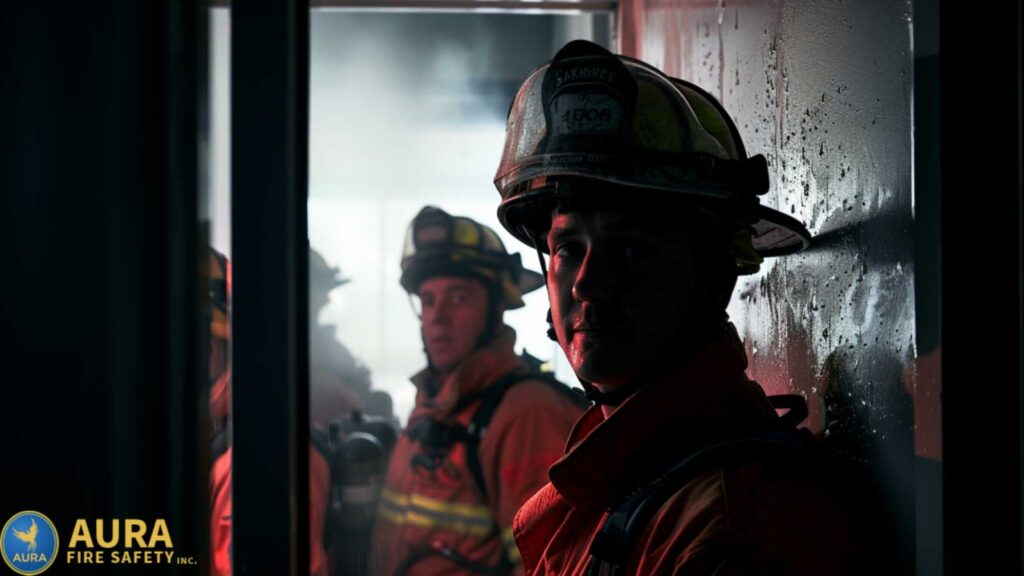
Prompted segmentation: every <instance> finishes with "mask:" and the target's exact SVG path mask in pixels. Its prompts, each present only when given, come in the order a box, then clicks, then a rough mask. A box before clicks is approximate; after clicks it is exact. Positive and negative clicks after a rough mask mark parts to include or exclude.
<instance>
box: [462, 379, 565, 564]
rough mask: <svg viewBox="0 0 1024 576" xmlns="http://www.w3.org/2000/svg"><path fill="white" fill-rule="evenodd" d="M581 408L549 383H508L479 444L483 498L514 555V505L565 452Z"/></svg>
mask: <svg viewBox="0 0 1024 576" xmlns="http://www.w3.org/2000/svg"><path fill="white" fill-rule="evenodd" d="M582 413H583V410H582V408H580V407H579V406H577V405H576V404H574V403H573V402H572V400H571V399H569V398H567V397H565V396H564V395H563V394H561V393H559V392H557V391H556V390H553V389H552V388H551V387H550V386H549V385H548V384H545V383H543V382H538V381H535V380H530V381H526V382H521V383H519V384H516V385H514V386H512V387H511V388H510V389H509V390H508V392H506V393H505V397H504V398H503V399H502V401H501V404H499V405H498V408H497V410H496V411H495V413H494V417H493V418H492V420H491V423H490V425H489V426H488V428H487V431H486V432H485V434H484V438H483V440H482V441H481V444H480V462H481V467H482V468H483V473H484V481H485V484H486V486H487V499H488V502H489V504H490V506H491V511H492V513H493V514H494V519H495V521H496V522H497V524H498V526H499V527H500V528H501V532H502V533H501V537H502V541H503V543H504V544H505V546H506V551H507V552H508V556H509V558H510V559H511V560H513V561H514V562H517V563H518V561H519V552H518V550H517V549H516V546H515V540H514V539H513V538H512V520H513V519H514V518H515V515H516V512H517V511H518V510H519V507H520V506H522V505H523V503H525V502H526V501H527V500H528V499H529V498H530V497H531V496H533V495H534V493H536V492H537V491H538V490H539V489H540V488H542V487H543V486H544V485H545V484H547V483H548V468H549V467H550V466H551V464H553V463H554V462H555V461H556V460H558V459H559V458H561V457H562V455H563V454H564V453H565V442H566V439H567V438H568V437H569V432H570V430H571V429H572V426H573V424H574V423H575V422H576V420H577V419H578V418H579V416H580V415H581V414H582Z"/></svg>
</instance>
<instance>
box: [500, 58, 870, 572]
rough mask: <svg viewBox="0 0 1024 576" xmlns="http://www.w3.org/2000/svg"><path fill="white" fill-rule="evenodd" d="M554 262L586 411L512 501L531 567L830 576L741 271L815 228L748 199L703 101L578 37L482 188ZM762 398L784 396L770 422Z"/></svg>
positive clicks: (834, 533) (827, 531)
mask: <svg viewBox="0 0 1024 576" xmlns="http://www.w3.org/2000/svg"><path fill="white" fill-rule="evenodd" d="M495 185H496V187H497V188H498V191H499V192H500V194H501V198H502V201H501V204H500V207H499V210H498V215H499V219H500V220H501V222H502V224H503V225H504V226H505V228H506V229H507V230H508V231H509V232H510V233H512V234H513V235H515V236H516V237H517V238H518V239H520V240H521V241H523V242H525V243H526V244H527V245H529V246H531V247H533V248H535V249H536V250H537V251H538V252H540V253H542V262H544V260H543V258H547V259H548V260H547V261H546V262H547V267H546V269H545V275H546V279H547V289H548V296H549V300H550V304H551V317H550V318H551V324H552V328H553V333H554V336H555V337H556V338H557V341H558V343H559V345H560V346H561V348H562V350H563V352H564V353H565V356H566V358H567V359H568V361H569V363H570V364H571V366H572V368H573V370H574V371H575V373H576V375H577V377H578V378H579V380H580V381H581V382H582V383H583V385H584V387H585V388H586V389H587V391H588V396H589V397H590V398H591V399H593V400H594V402H595V405H594V406H593V407H592V408H590V409H589V410H588V411H587V412H586V413H585V414H584V415H583V416H582V418H581V419H580V421H579V423H578V424H577V425H576V426H575V428H574V429H573V432H572V435H571V437H570V438H569V440H568V443H567V446H568V448H567V450H566V452H565V454H564V455H563V456H562V457H561V459H560V460H559V461H558V462H556V463H555V464H554V465H552V467H551V470H550V483H548V484H547V485H546V486H544V487H543V488H542V489H541V490H540V491H539V492H538V493H537V494H536V495H535V496H533V498H531V499H530V501H529V502H527V503H526V504H525V505H524V506H523V508H522V509H521V510H520V512H519V514H518V515H517V517H516V519H515V527H514V532H515V539H516V542H517V544H518V547H519V551H520V553H521V556H522V559H523V562H524V566H525V567H526V572H527V573H528V574H629V575H651V574H687V575H694V576H700V575H706V574H720V575H727V574H728V575H732V574H773V575H797V574H799V575H803V574H808V575H810V574H844V573H849V572H852V571H855V570H857V569H858V566H859V564H858V563H859V562H860V558H859V556H858V552H857V547H856V543H855V539H854V538H853V536H852V535H851V524H850V521H849V515H848V513H847V511H846V509H845V508H844V507H843V506H842V505H841V503H840V500H839V499H838V497H837V494H838V492H837V491H835V490H833V488H832V487H831V486H829V485H828V483H827V481H826V479H825V478H824V477H823V474H824V471H825V468H824V467H823V466H819V464H820V463H822V462H824V458H823V457H819V454H818V452H817V450H816V447H815V441H814V438H813V437H812V436H811V435H810V434H809V433H808V432H806V430H798V429H797V428H796V424H798V423H799V422H800V421H801V420H802V418H803V416H804V415H806V406H805V405H804V404H803V403H802V402H801V400H802V399H799V398H795V399H794V398H792V397H788V398H781V399H778V400H776V401H775V403H773V401H772V399H770V398H768V397H767V396H766V395H765V393H764V392H763V391H762V389H761V388H760V386H758V385H757V383H755V382H752V381H750V380H749V379H748V378H747V377H746V375H745V372H744V370H745V368H746V366H747V359H746V356H745V351H744V347H743V345H742V343H741V342H740V340H739V338H738V336H737V333H736V331H735V329H734V328H733V326H732V325H731V324H730V323H729V322H728V315H727V314H726V306H727V304H728V302H729V300H730V298H731V295H732V291H733V289H734V287H735V283H736V279H737V276H738V275H740V274H745V273H751V272H754V271H756V270H757V269H758V267H759V265H760V263H761V262H762V259H763V258H764V257H769V256H781V255H785V254H790V253H793V252H796V251H798V250H800V249H802V248H804V247H806V246H807V245H808V244H809V241H810V235H809V233H808V232H807V230H806V228H805V227H804V226H803V225H802V224H801V223H800V222H798V221H796V220H795V219H793V218H790V217H788V216H786V215H784V214H781V213H779V212H777V211H775V210H772V209H769V208H767V207H765V206H763V205H761V203H760V201H759V199H758V197H759V196H760V195H762V194H764V193H765V192H767V191H768V188H769V182H768V172H767V163H766V161H765V159H764V157H763V156H760V155H758V156H754V157H748V156H747V154H746V151H745V149H744V147H743V143H742V141H741V139H740V135H739V132H738V130H737V128H736V126H735V124H734V123H733V121H732V120H731V119H730V117H729V115H728V114H727V113H726V111H725V110H724V109H723V108H722V106H721V105H720V104H719V103H718V102H717V101H716V100H715V99H714V98H713V97H711V96H710V95H709V94H708V93H707V92H705V91H704V90H702V89H700V88H699V87H697V86H695V85H693V84H691V83H689V82H685V81H683V80H679V79H672V78H669V77H667V76H666V75H665V74H663V73H662V72H661V71H659V70H657V69H655V68H654V67H652V66H650V65H648V64H646V63H644V62H641V61H638V60H634V59H631V58H626V57H620V56H615V55H613V54H611V53H610V52H608V51H607V50H605V49H603V48H601V47H599V46H597V45H595V44H592V43H589V42H585V41H573V42H570V43H569V44H567V45H566V46H565V47H563V48H562V49H561V50H560V51H559V52H558V53H557V54H556V55H555V57H554V59H553V60H552V61H551V62H549V63H547V64H545V65H543V66H541V67H540V68H538V69H537V70H535V71H534V72H533V73H532V74H531V75H530V76H529V77H528V78H527V79H526V80H525V81H524V83H523V84H522V85H521V86H520V88H519V90H518V93H517V95H516V97H515V100H514V102H513V104H512V107H511V109H510V112H509V116H508V121H507V126H506V144H505V149H504V154H503V157H502V160H501V164H500V166H499V168H498V170H497V174H496V176H495ZM776 404H779V405H781V404H786V406H788V408H789V409H790V410H789V412H785V413H782V414H781V415H780V413H779V412H778V411H777V410H776V408H777V407H779V406H776Z"/></svg>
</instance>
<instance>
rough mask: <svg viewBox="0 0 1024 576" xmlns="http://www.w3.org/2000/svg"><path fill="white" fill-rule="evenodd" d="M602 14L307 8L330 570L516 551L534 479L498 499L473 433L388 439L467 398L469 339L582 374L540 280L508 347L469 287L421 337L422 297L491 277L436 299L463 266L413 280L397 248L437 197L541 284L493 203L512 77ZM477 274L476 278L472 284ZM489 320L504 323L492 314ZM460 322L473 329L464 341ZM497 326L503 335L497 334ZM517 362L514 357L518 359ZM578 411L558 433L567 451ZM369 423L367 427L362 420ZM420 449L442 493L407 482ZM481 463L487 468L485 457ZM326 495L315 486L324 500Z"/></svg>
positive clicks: (314, 358)
mask: <svg viewBox="0 0 1024 576" xmlns="http://www.w3.org/2000/svg"><path fill="white" fill-rule="evenodd" d="M608 31H609V18H608V17H607V16H593V15H577V16H550V15H547V16H539V15H530V16H527V15H510V14H487V15H484V14H465V13H464V14H411V13H365V12H337V11H335V12H330V11H323V12H314V14H313V19H312V59H311V95H310V97H311V108H310V194H309V237H310V244H311V247H312V248H313V250H314V253H313V254H312V255H311V264H310V270H311V277H310V307H311V310H310V315H311V326H310V349H311V383H312V387H311V410H312V411H311V416H312V418H311V420H312V423H313V426H314V434H316V433H317V429H319V430H320V432H321V433H322V434H323V435H324V436H325V437H326V438H327V440H328V446H327V448H328V449H327V454H326V456H327V457H326V458H325V460H327V461H329V460H331V459H332V458H334V459H335V460H334V461H335V463H336V464H335V467H334V469H333V471H331V470H329V467H325V468H324V472H325V476H324V477H325V478H329V480H330V482H331V483H332V485H333V488H332V491H331V496H330V497H329V498H328V499H329V500H330V506H329V507H328V508H329V509H330V510H333V511H335V512H337V515H336V517H335V516H332V515H331V514H328V518H327V523H326V525H325V527H324V529H325V531H326V532H327V534H326V535H327V537H326V538H325V540H324V541H325V542H326V543H328V547H327V548H328V549H327V550H326V551H325V556H327V557H329V558H330V562H332V572H333V573H335V574H364V573H387V574H391V573H393V572H394V571H395V570H396V569H398V570H400V571H404V568H402V567H403V566H404V567H409V566H412V565H414V564H419V563H424V564H437V565H438V568H437V569H438V570H440V571H441V572H442V573H443V572H445V571H446V570H447V571H452V570H458V569H459V563H463V564H465V562H469V563H470V564H471V565H474V566H477V567H486V566H490V565H492V564H496V563H497V562H499V561H504V560H507V558H506V556H505V554H506V552H507V551H508V548H507V545H508V543H509V539H508V533H507V529H508V528H509V524H510V518H504V517H506V516H509V510H506V509H505V508H511V510H513V511H514V509H515V508H517V507H518V505H519V504H520V503H521V502H520V501H519V500H522V499H525V496H522V497H521V498H520V497H517V498H519V499H518V500H516V502H514V503H509V504H508V505H507V506H504V507H503V508H502V509H501V510H498V508H499V506H498V505H497V504H496V503H495V502H491V501H488V499H487V498H486V497H485V496H483V495H482V494H480V488H479V487H478V486H477V484H476V483H475V482H474V480H473V477H472V470H471V469H470V467H468V466H467V464H466V460H467V458H471V456H467V452H466V451H469V450H474V451H475V449H473V448H471V447H469V445H467V446H465V447H462V448H452V447H448V448H440V449H438V450H434V451H433V452H431V454H429V455H427V454H425V453H423V452H422V451H421V450H412V451H411V452H410V448H409V446H408V440H407V439H406V438H403V439H402V440H400V441H398V446H397V448H395V445H396V438H397V437H398V432H399V430H400V429H401V427H403V426H406V425H407V424H409V423H410V420H412V421H414V422H419V423H420V424H423V423H424V422H425V421H427V420H431V421H435V420H437V421H440V420H445V419H444V418H438V417H437V415H436V414H434V415H433V416H432V417H430V418H427V417H425V416H424V415H425V413H426V412H428V411H430V410H432V408H431V407H432V406H434V405H435V404H436V403H442V404H443V403H444V402H452V403H454V404H457V402H458V400H455V399H454V397H453V396H446V394H448V392H447V390H448V386H449V384H446V383H447V382H449V380H448V379H446V378H447V377H442V376H441V375H442V374H450V373H451V372H452V371H454V370H456V369H458V368H461V369H462V370H464V371H465V370H469V369H470V368H469V367H470V366H473V368H472V369H480V367H479V366H478V365H477V364H473V362H474V360H473V358H475V357H476V356H474V353H477V352H479V351H480V350H481V349H487V350H490V349H491V348H494V347H497V346H498V344H497V342H498V341H499V339H504V340H501V342H506V341H507V342H509V344H508V346H509V348H508V354H509V357H512V358H514V355H515V354H520V355H522V358H524V359H525V358H530V359H531V360H530V362H533V363H534V367H533V368H534V369H535V370H539V369H541V368H543V369H544V370H548V371H550V370H554V371H555V372H556V373H557V375H558V376H559V377H560V378H561V380H562V381H563V382H575V379H574V378H572V373H571V371H570V370H568V368H567V366H566V365H565V362H564V358H563V357H562V355H561V353H560V352H559V351H558V349H557V347H556V346H555V345H554V343H553V342H551V341H550V340H549V339H548V338H547V337H546V331H547V322H546V315H547V309H548V302H547V295H546V294H545V291H544V290H543V289H538V290H533V291H532V292H530V293H527V294H525V295H524V296H523V302H524V304H525V305H524V306H523V307H522V308H519V309H515V310H508V311H507V312H506V313H504V315H503V322H504V323H505V324H507V325H508V326H509V327H510V328H511V329H512V331H514V341H515V345H514V348H513V347H512V345H511V340H512V338H513V336H512V332H511V331H508V332H506V331H504V330H503V329H502V328H500V326H499V324H500V322H498V321H497V320H496V319H495V320H493V321H491V320H486V319H485V317H486V318H491V316H490V310H491V309H490V308H487V307H486V306H485V305H484V303H483V301H482V300H475V301H472V302H475V303H476V304H479V306H478V307H477V308H473V309H472V310H471V311H470V313H469V320H465V319H458V320H450V322H451V325H450V326H448V327H447V328H445V329H444V330H445V331H446V333H445V334H443V335H442V336H441V337H440V338H441V340H445V339H448V340H450V341H448V340H446V343H444V344H438V345H436V346H435V345H434V344H432V343H431V342H429V340H430V338H428V339H427V340H428V342H425V340H424V334H427V333H428V332H429V331H430V330H431V328H430V327H428V328H426V331H425V332H421V319H420V317H419V316H418V312H417V311H418V310H423V313H424V314H428V313H430V312H429V310H431V305H432V304H433V305H439V306H444V307H446V309H449V310H455V309H458V308H459V307H460V306H462V305H464V304H465V301H466V299H467V298H473V297H476V296H479V297H480V298H491V297H492V296H490V294H493V293H495V292H490V291H491V290H494V286H495V285H496V284H492V283H490V281H487V280H480V279H479V278H474V279H467V278H465V277H460V278H458V282H461V283H468V284H469V286H470V287H469V288H465V287H462V288H458V290H463V289H465V290H467V291H468V292H465V291H455V292H446V293H445V294H444V296H443V298H442V300H443V303H440V302H441V301H440V300H439V301H435V299H433V295H427V294H425V293H424V291H425V288H424V287H425V286H427V283H428V282H429V281H430V280H436V279H438V278H440V279H441V280H442V281H443V280H446V279H451V278H452V277H454V276H457V274H456V273H455V272H453V271H451V270H448V269H445V270H444V271H442V270H441V269H440V268H438V269H436V270H434V269H430V270H427V271H426V272H425V273H424V274H423V275H422V279H417V280H415V281H412V284H411V285H407V287H408V288H410V292H407V291H406V289H405V288H403V285H402V283H401V279H402V274H403V268H402V266H401V263H402V261H403V255H406V256H407V255H408V254H406V250H407V248H409V247H410V246H412V245H413V244H414V243H410V242H407V240H408V238H407V236H408V235H407V232H408V231H409V227H410V223H411V222H412V221H413V219H414V217H416V216H417V214H419V213H420V211H421V210H422V209H423V208H424V207H425V206H427V205H431V206H435V207H437V208H440V209H442V210H443V211H444V212H445V213H447V214H448V215H450V216H452V217H455V218H456V220H457V221H458V223H456V224H455V225H456V226H457V227H462V226H464V225H465V226H468V227H470V228H473V230H476V231H477V232H480V233H481V234H483V236H479V235H474V234H477V232H472V233H471V235H472V236H473V238H480V237H486V238H490V236H489V233H488V232H486V231H483V229H478V228H474V226H476V225H477V224H479V225H482V226H484V227H486V228H489V229H490V230H492V231H494V232H495V233H496V234H497V238H500V242H502V243H503V244H504V248H505V249H506V250H507V251H508V252H518V253H520V257H521V262H522V264H523V265H524V266H525V268H526V269H528V270H531V271H533V275H532V276H531V278H537V279H538V280H537V283H536V284H535V286H539V285H540V282H541V280H540V275H539V262H538V259H537V255H536V254H535V253H533V252H532V251H528V250H526V249H525V247H524V246H523V245H522V244H521V243H519V242H518V241H517V240H515V239H514V238H513V237H512V236H511V235H509V234H507V233H506V232H505V230H504V229H503V228H502V227H501V225H500V224H499V223H498V221H497V218H496V208H497V204H498V199H499V197H498V194H497V192H496V191H495V189H494V186H493V184H491V180H492V178H493V176H494V171H495V169H496V168H497V165H498V160H499V159H500V155H501V150H502V146H503V140H504V126H505V115H506V113H507V111H508V107H509V104H510V102H511V100H512V96H513V95H514V92H515V90H516V88H517V87H518V84H519V82H521V81H522V79H523V78H524V77H525V76H526V75H527V74H528V73H529V72H530V71H531V70H532V69H533V68H534V67H535V66H536V65H537V64H539V63H541V62H543V61H544V60H546V59H548V58H550V56H551V54H552V53H553V52H554V51H555V50H556V49H557V47H558V46H561V45H562V44H564V43H565V42H566V41H567V40H569V39H571V38H573V37H586V38H594V37H595V36H596V37H597V38H598V39H599V40H603V41H605V42H607V40H608V35H609V34H608ZM461 218H468V219H471V220H472V222H473V224H469V221H468V220H461ZM460 229H461V228H460ZM468 229H469V228H467V230H468ZM467 233H469V232H467ZM488 246H491V245H490V244H488ZM494 246H497V244H494ZM434 265H435V264H434V263H431V264H430V265H429V266H434ZM407 279H408V278H407ZM481 286H483V288H480V290H481V292H473V290H475V289H476V288H474V287H477V288H479V287H481ZM453 290H455V288H453ZM421 304H422V306H421ZM506 304H507V303H504V302H503V303H502V305H503V306H504V305H506ZM495 312H496V309H495ZM454 315H455V313H454V312H453V316H454ZM424 318H426V316H424ZM494 318H496V316H494ZM474 321H478V324H473V322H474ZM488 322H491V324H488ZM424 324H425V325H426V324H427V321H426V320H424ZM492 324H493V326H494V328H495V329H494V330H489V329H488V328H487V326H490V325H492ZM467 326H468V328H467ZM449 329H450V331H449ZM473 330H476V332H473ZM460 331H465V332H466V333H467V334H469V333H472V336H465V338H464V339H463V340H460V338H463V336H462V335H461V332H460ZM495 334H501V335H502V336H500V337H499V336H494V337H493V338H492V337H491V336H490V335H495ZM463 344H464V345H463ZM502 345H504V344H502ZM460 346H461V347H460ZM513 350H514V352H513ZM428 360H429V362H428ZM522 361H524V360H516V362H517V365H518V362H522ZM497 365H498V364H497V363H495V364H494V366H497ZM417 374H419V376H418V378H417V381H418V384H413V383H412V382H411V381H410V377H412V376H414V375H417ZM501 375H502V374H496V375H495V376H501ZM427 380H430V382H432V383H428V382H427ZM456 380H457V379H456ZM459 381H460V382H461V383H462V384H461V385H462V386H469V385H470V384H469V383H468V380H466V381H463V380H459ZM495 381H496V378H492V379H490V380H488V381H486V382H484V383H483V384H484V385H485V387H486V386H490V385H492V384H494V383H495ZM432 387H436V388H437V389H434V390H431V388H432ZM428 390H430V392H433V393H434V394H436V396H434V397H431V396H430V392H428ZM463 392H464V393H465V396H464V397H468V396H469V391H468V390H464V391H463ZM443 397H445V398H447V400H445V399H443ZM455 413H457V414H458V417H450V418H447V420H445V421H447V422H449V423H454V422H456V421H461V423H462V424H466V423H467V422H464V421H462V420H467V419H469V418H470V417H471V416H472V415H473V414H474V412H473V410H471V409H469V408H462V407H459V408H456V409H455V410H454V411H453V414H455ZM411 415H415V416H413V417H412V418H410V416H411ZM572 415H573V416H576V415H577V412H573V413H572ZM460 419H461V420H460ZM574 419H575V418H572V419H567V422H569V423H571V420H574ZM568 425H569V424H566V426H565V428H566V430H564V431H561V432H560V433H559V434H558V436H559V437H558V438H557V440H555V439H552V441H556V442H557V443H558V446H559V448H558V450H557V451H560V447H561V445H562V444H563V443H564V437H565V434H566V433H567V432H568ZM360 430H361V431H365V432H368V433H369V438H367V437H361V436H359V435H358V434H353V432H355V431H360ZM332 432H333V434H332ZM375 442H376V443H375ZM392 452H394V454H392ZM428 456H429V457H428ZM539 457H541V458H549V457H550V455H548V454H544V455H539ZM481 458H483V459H484V460H487V457H485V456H482V457H481ZM353 459H355V460H356V461H355V462H354V461H353ZM313 460H314V463H315V462H316V460H317V458H316V457H313ZM411 460H413V462H411ZM428 460H429V461H428ZM389 461H390V469H388V464H389ZM490 463H491V462H490V461H489V460H487V461H485V462H484V466H485V467H486V466H487V465H488V464H490ZM422 466H427V467H432V466H433V467H436V471H437V473H438V474H447V473H446V472H444V471H443V470H444V469H446V468H451V469H452V470H453V471H452V472H451V474H452V475H453V476H451V477H452V478H455V477H459V479H458V480H452V482H453V483H452V484H451V485H450V486H449V488H448V489H447V492H446V493H439V492H433V493H432V492H430V491H429V490H427V491H423V490H418V489H415V488H413V487H412V486H411V484H410V483H409V482H410V481H412V480H411V479H412V478H413V476H414V475H416V474H419V473H422V472H423V468H422ZM417 467H419V472H417V471H416V470H417ZM542 468H544V469H546V464H545V465H544V466H542ZM314 472H315V464H314ZM431 473H433V472H431ZM485 476H487V477H488V478H490V470H488V471H487V473H486V474H485ZM536 476H537V478H536V480H532V477H531V481H532V482H533V483H532V484H530V485H529V486H527V485H526V484H529V483H520V484H521V485H517V489H518V490H519V491H520V492H521V493H522V494H524V495H528V494H527V493H529V494H532V492H533V491H535V490H536V489H538V488H540V486H541V485H542V484H543V482H542V481H541V480H543V481H546V476H544V475H543V474H538V475H536ZM385 477H386V478H385ZM382 485H383V486H384V492H383V496H382V495H381V492H380V490H381V486H382ZM316 498H317V495H316V494H313V499H314V508H315V507H316V504H317V502H316ZM510 498H511V497H510ZM378 500H379V501H378ZM410 502H416V503H417V504H414V505H412V506H413V507H417V508H416V510H413V508H410V507H409V506H410ZM378 506H379V510H380V514H377V512H378ZM423 506H426V507H425V508H424V507H423ZM467 514H468V516H467ZM474 515H476V516H474ZM374 521H375V522H376V526H375V527H374V526H373V523H374ZM474 522H477V523H478V524H473V523H474ZM460 523H461V524H460ZM473 526H478V527H477V528H473ZM495 527H496V529H495V530H492V528H495ZM314 528H316V527H314ZM371 531H372V532H371ZM477 532H479V533H477ZM371 533H373V534H375V538H374V541H372V542H370V535H371ZM435 544H436V545H438V546H440V548H438V549H437V551H436V553H434V552H425V550H426V549H427V548H429V547H430V546H432V545H435ZM371 551H372V554H369V555H368V553H369V552H371ZM511 551H512V553H513V554H514V553H515V551H514V547H512V548H511ZM444 555H447V556H448V559H445V558H444ZM423 567H424V566H419V568H423Z"/></svg>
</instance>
